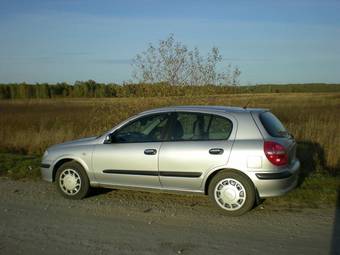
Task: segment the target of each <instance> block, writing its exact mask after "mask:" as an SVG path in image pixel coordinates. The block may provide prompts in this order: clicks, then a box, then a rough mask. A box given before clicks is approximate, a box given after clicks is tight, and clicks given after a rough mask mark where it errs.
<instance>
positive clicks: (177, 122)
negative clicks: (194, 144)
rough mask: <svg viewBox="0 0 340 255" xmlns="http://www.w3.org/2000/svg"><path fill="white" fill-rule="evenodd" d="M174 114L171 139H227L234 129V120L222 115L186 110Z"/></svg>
mask: <svg viewBox="0 0 340 255" xmlns="http://www.w3.org/2000/svg"><path fill="white" fill-rule="evenodd" d="M174 115H175V117H174V120H173V123H172V126H171V130H170V139H171V140H175V141H199V140H201V141H202V140H203V141H204V140H226V139H228V138H229V135H230V133H231V131H232V122H231V121H230V120H229V119H227V118H224V117H221V116H217V115H212V114H202V113H186V112H179V113H175V114H174Z"/></svg>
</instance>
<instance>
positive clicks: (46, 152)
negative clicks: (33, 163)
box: [43, 150, 48, 158]
mask: <svg viewBox="0 0 340 255" xmlns="http://www.w3.org/2000/svg"><path fill="white" fill-rule="evenodd" d="M47 155H48V150H46V151H45V152H44V155H43V158H45V157H47Z"/></svg>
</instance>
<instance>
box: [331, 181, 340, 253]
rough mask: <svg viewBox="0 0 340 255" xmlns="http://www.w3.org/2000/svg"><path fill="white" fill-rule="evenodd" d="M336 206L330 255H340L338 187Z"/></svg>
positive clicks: (339, 192)
mask: <svg viewBox="0 0 340 255" xmlns="http://www.w3.org/2000/svg"><path fill="white" fill-rule="evenodd" d="M337 196H338V198H337V205H336V208H335V215H334V223H333V234H332V247H331V252H330V254H340V187H338V195H337Z"/></svg>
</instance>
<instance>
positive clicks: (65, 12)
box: [0, 0, 340, 85]
mask: <svg viewBox="0 0 340 255" xmlns="http://www.w3.org/2000/svg"><path fill="white" fill-rule="evenodd" d="M169 34H174V37H175V39H176V40H177V41H180V42H182V43H183V44H185V45H187V46H188V47H189V48H193V47H198V48H199V49H200V51H201V53H202V54H206V53H207V52H209V50H210V49H211V48H212V47H218V48H219V50H220V53H221V54H222V56H223V62H222V63H221V65H220V66H219V68H220V70H223V67H225V66H227V65H228V64H231V65H232V66H238V67H239V68H240V70H241V72H242V73H241V76H240V82H241V84H244V85H253V84H259V83H309V82H325V83H340V1H339V0H337V1H331V0H318V1H316V0H284V1H281V0H270V1H261V0H257V1H245V0H238V1H229V0H224V1H218V0H216V1H214V0H210V1H201V0H186V1H185V0H182V1H180V0H179V1H178V0H168V1H162V0H159V1H156V0H135V1H132V0H122V1H117V0H111V1H109V0H97V1H95V0H92V1H91V0H54V1H52V0H30V1H26V0H22V1H18V0H0V83H10V82H28V83H36V82H39V83H41V82H48V83H56V82H68V83H74V82H75V81H77V80H89V79H92V80H95V81H97V82H105V83H108V82H115V83H122V82H124V81H129V80H131V71H132V67H131V60H132V59H133V58H134V57H135V56H136V54H138V53H141V52H142V51H144V50H146V48H147V47H148V44H149V43H153V44H154V45H157V43H158V42H159V40H162V39H165V38H167V37H168V36H169Z"/></svg>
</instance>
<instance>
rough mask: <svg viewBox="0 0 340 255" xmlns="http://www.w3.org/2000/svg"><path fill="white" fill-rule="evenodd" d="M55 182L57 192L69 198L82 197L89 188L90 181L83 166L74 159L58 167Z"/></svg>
mask: <svg viewBox="0 0 340 255" xmlns="http://www.w3.org/2000/svg"><path fill="white" fill-rule="evenodd" d="M56 184H57V188H58V190H59V192H60V193H61V194H62V195H63V196H64V197H66V198H69V199H82V198H84V197H85V196H86V195H87V194H88V192H89V190H90V182H89V179H88V177H87V174H86V172H85V170H84V168H83V167H82V166H81V165H80V164H79V163H77V162H75V161H71V162H67V163H65V164H63V165H62V166H61V167H59V169H58V171H57V174H56Z"/></svg>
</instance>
